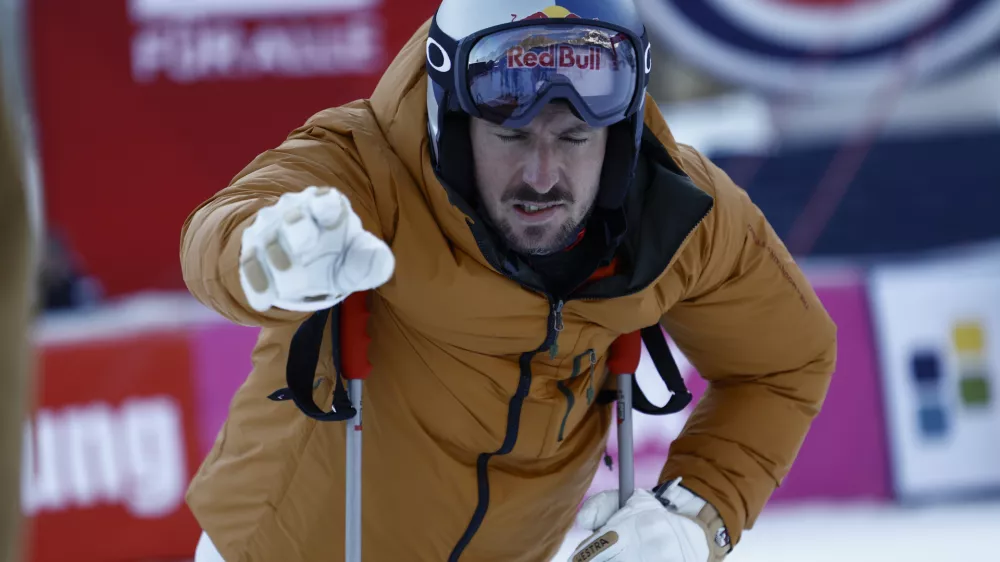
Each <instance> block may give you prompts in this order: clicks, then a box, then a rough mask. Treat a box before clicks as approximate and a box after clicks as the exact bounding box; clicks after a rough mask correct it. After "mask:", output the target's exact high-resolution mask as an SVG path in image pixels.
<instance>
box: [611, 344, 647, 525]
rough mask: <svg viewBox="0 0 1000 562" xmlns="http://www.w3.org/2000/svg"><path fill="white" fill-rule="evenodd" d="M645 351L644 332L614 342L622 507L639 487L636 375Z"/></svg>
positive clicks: (612, 361)
mask: <svg viewBox="0 0 1000 562" xmlns="http://www.w3.org/2000/svg"><path fill="white" fill-rule="evenodd" d="M641 355H642V333H641V332H639V331H635V332H632V333H630V334H624V335H622V336H619V337H618V339H616V340H615V341H614V343H612V344H611V353H610V356H609V358H608V372H609V373H610V374H612V375H615V376H616V377H617V380H618V507H619V508H623V507H625V503H626V502H627V501H628V499H629V498H631V497H632V493H633V492H634V491H635V466H634V461H635V457H634V453H633V449H632V379H633V377H634V376H635V371H636V370H637V369H638V367H639V358H640V356H641Z"/></svg>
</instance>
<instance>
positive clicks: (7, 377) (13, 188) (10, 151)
mask: <svg viewBox="0 0 1000 562" xmlns="http://www.w3.org/2000/svg"><path fill="white" fill-rule="evenodd" d="M4 78H5V77H4V74H3V69H2V68H0V198H2V199H0V211H2V212H3V217H2V218H0V244H2V248H0V255H2V256H3V259H4V264H3V276H2V277H0V279H2V280H3V282H2V285H0V320H2V322H3V325H2V329H0V341H2V342H3V344H4V347H3V350H2V351H0V358H2V360H3V364H2V366H0V399H2V400H3V404H0V562H15V561H17V560H19V551H20V547H21V537H20V533H19V529H20V523H21V522H20V519H21V494H20V483H21V481H20V469H21V445H22V443H21V441H22V435H23V433H22V429H23V427H24V425H23V422H24V413H25V411H26V409H27V408H26V405H27V400H28V394H27V393H26V388H27V384H26V383H27V373H28V365H29V361H30V359H29V353H30V349H31V342H30V340H29V338H28V335H29V333H30V331H31V330H30V326H31V323H30V316H31V307H32V304H33V303H32V300H33V298H34V297H33V291H32V290H31V287H32V283H33V281H34V279H33V276H32V275H31V272H32V271H33V261H32V253H33V246H32V240H31V228H30V221H29V216H28V198H27V193H26V192H25V186H24V184H23V183H22V179H21V173H20V170H21V164H22V158H21V153H20V150H19V149H20V147H19V146H18V143H17V142H16V133H17V130H18V127H17V125H16V123H15V122H14V119H13V115H12V114H11V112H10V111H9V108H8V106H7V101H6V100H5V99H4V95H3V92H4V89H3V80H4Z"/></svg>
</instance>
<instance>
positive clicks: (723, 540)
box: [715, 527, 729, 547]
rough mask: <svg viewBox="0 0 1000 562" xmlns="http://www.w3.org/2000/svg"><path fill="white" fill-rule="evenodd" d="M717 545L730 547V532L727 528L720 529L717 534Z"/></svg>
mask: <svg viewBox="0 0 1000 562" xmlns="http://www.w3.org/2000/svg"><path fill="white" fill-rule="evenodd" d="M715 544H717V545H719V546H721V547H726V546H729V531H727V530H726V528H725V527H720V528H719V530H718V531H716V532H715Z"/></svg>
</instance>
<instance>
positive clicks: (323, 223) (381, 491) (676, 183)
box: [181, 0, 835, 562]
mask: <svg viewBox="0 0 1000 562" xmlns="http://www.w3.org/2000/svg"><path fill="white" fill-rule="evenodd" d="M553 4H556V3H554V2H551V1H544V0H539V1H530V0H525V1H521V2H516V3H510V2H504V3H500V2H496V3H486V2H482V1H481V0H445V1H444V2H443V3H442V4H441V7H440V9H439V10H438V12H437V14H436V16H435V18H434V19H433V20H432V21H431V22H429V23H428V24H427V25H425V26H424V27H422V28H421V29H420V30H419V31H418V32H417V33H416V34H415V35H414V37H413V38H412V39H411V40H410V42H409V43H408V44H407V45H406V46H405V47H404V48H403V50H402V51H401V52H400V54H399V55H398V57H397V58H396V59H395V61H394V62H393V63H392V64H391V65H390V67H389V68H388V70H387V71H386V73H385V75H384V77H383V79H382V80H381V82H380V84H379V85H378V87H377V88H376V89H375V91H374V93H373V95H372V96H371V98H370V99H369V100H360V101H356V102H354V103H350V104H347V105H346V106H343V107H339V108H335V109H329V110H326V111H323V112H321V113H320V114H318V115H316V116H315V117H313V118H312V119H311V120H310V121H309V122H308V123H307V124H306V125H305V126H303V127H302V128H300V129H298V130H297V131H295V132H294V133H293V134H292V135H291V136H290V137H289V138H288V139H287V140H286V141H285V142H284V143H283V144H282V145H281V146H280V147H278V148H277V149H275V150H271V151H268V152H266V153H264V154H262V155H261V156H260V157H258V158H257V159H256V160H254V161H253V162H252V163H251V164H250V165H249V166H248V167H247V168H246V169H244V170H243V171H242V172H241V173H240V174H238V176H237V177H236V178H235V180H234V181H233V182H232V184H231V185H230V186H229V187H228V188H226V189H224V190H222V191H221V192H219V193H218V194H216V195H215V196H214V197H212V198H211V199H210V200H208V201H207V202H206V203H204V204H203V205H202V206H200V207H199V208H198V209H197V210H196V211H195V212H194V213H193V214H192V215H191V216H190V217H189V219H188V221H187V222H186V224H185V225H184V229H183V236H182V250H181V258H182V263H183V268H184V275H185V279H186V282H187V284H188V286H189V287H190V290H191V292H192V293H193V294H194V295H195V296H197V298H199V299H200V300H201V301H202V302H204V303H205V304H207V305H209V306H212V307H213V308H215V309H216V310H217V311H219V312H220V313H221V314H223V315H224V316H226V317H227V318H229V319H231V320H232V321H233V322H237V323H240V324H246V325H252V326H261V327H262V328H263V330H262V331H261V334H260V338H259V341H258V344H257V347H256V349H255V351H254V353H253V363H254V368H253V371H252V372H251V373H250V376H249V378H248V379H247V381H246V383H245V384H244V385H243V386H242V388H241V389H240V390H239V392H238V393H237V394H236V396H235V397H234V399H233V401H232V404H231V409H230V415H229V418H228V420H227V422H226V424H225V426H224V428H223V429H222V431H221V432H220V434H219V437H218V439H217V441H216V443H215V446H214V448H213V450H212V452H211V453H210V454H209V456H208V458H207V459H206V460H205V461H204V463H203V465H202V467H201V469H200V471H199V472H198V474H197V476H196V477H195V479H194V481H193V482H192V485H191V487H190V491H189V494H188V501H189V505H190V506H191V509H192V511H193V512H194V514H195V516H196V517H197V518H198V520H199V522H200V523H201V525H202V527H203V528H204V529H205V531H206V534H205V536H204V537H203V540H202V545H201V548H202V551H203V552H205V553H207V552H209V551H212V550H214V549H217V552H218V553H219V554H221V556H222V558H224V559H225V560H227V561H230V562H237V561H251V560H253V561H261V560H282V561H312V560H340V559H342V558H341V556H343V550H344V545H343V537H344V524H345V521H344V509H343V507H342V506H344V481H345V468H344V452H343V451H344V448H345V429H344V427H343V425H342V424H337V423H322V422H317V421H315V420H314V419H311V418H310V417H307V416H305V415H303V413H302V411H300V410H299V409H297V408H296V407H295V406H293V405H292V404H290V403H289V402H285V401H281V400H268V397H269V396H270V397H272V398H282V397H283V395H282V393H276V394H272V393H274V391H276V390H278V389H281V388H282V387H283V386H285V383H286V369H288V372H289V374H291V373H293V372H298V373H300V374H301V373H303V372H305V374H306V376H307V377H308V380H309V381H311V380H312V375H313V373H314V372H315V375H316V382H315V385H314V386H308V385H307V386H306V387H305V388H306V389H307V390H306V391H305V392H306V393H308V389H309V388H312V389H313V392H312V396H308V395H307V396H306V398H307V399H314V400H315V401H316V402H318V403H320V404H322V405H324V406H329V404H330V394H331V389H332V388H333V387H334V381H336V380H337V373H335V372H334V367H333V362H334V359H333V358H332V354H333V352H334V351H336V349H335V347H334V346H333V344H332V343H331V339H332V334H331V333H330V326H329V325H327V326H326V327H325V328H323V329H324V330H326V331H325V332H324V333H323V334H322V337H320V336H317V333H319V330H316V329H315V328H316V326H315V324H314V322H315V321H316V319H317V318H319V319H320V321H321V322H326V316H325V314H321V315H316V314H314V313H316V312H317V311H325V310H327V309H330V308H331V307H335V306H337V305H338V303H340V302H342V300H343V299H344V298H345V297H346V296H347V295H348V294H350V293H353V292H358V291H366V290H370V289H373V290H372V291H371V298H370V301H371V303H370V308H371V317H370V321H369V323H368V332H369V335H370V337H371V345H370V348H369V352H368V357H369V359H370V361H371V365H372V371H371V376H370V378H369V379H368V380H367V382H366V383H365V420H364V421H365V425H364V432H365V437H364V438H365V441H364V462H363V469H362V470H363V472H364V478H363V490H362V493H363V495H362V497H363V501H364V506H363V509H362V514H363V515H362V517H363V519H362V530H363V549H362V552H363V555H364V559H365V560H421V561H424V560H426V561H441V560H452V561H454V560H459V559H461V560H477V561H479V560H487V561H493V560H496V561H501V560H503V561H508V560H526V561H542V560H548V559H550V558H551V557H552V556H553V555H554V554H555V553H556V551H557V550H558V549H559V547H560V545H561V543H562V542H563V541H564V537H565V535H566V532H567V531H568V530H569V529H570V527H571V526H572V524H573V522H574V515H575V514H576V513H577V507H578V506H579V502H580V501H582V500H583V499H584V494H585V492H586V491H587V489H588V487H589V485H590V483H591V480H592V478H593V476H594V474H595V471H596V470H597V469H598V466H599V465H600V462H601V459H602V457H603V456H604V447H605V442H606V438H607V435H608V430H609V425H610V421H611V406H610V405H609V404H607V403H602V401H600V400H599V399H598V398H597V397H598V396H599V395H600V390H601V389H602V388H608V387H609V386H610V384H611V383H612V381H610V380H609V377H608V376H607V374H606V372H605V362H606V360H607V355H608V348H609V346H610V344H611V343H612V341H614V340H615V339H616V338H617V337H618V336H620V335H622V334H625V333H630V332H633V331H635V330H639V329H643V328H646V327H649V326H655V325H657V323H662V325H663V326H664V327H665V328H666V329H667V330H668V331H669V333H670V334H671V336H672V337H673V338H674V339H675V340H676V342H677V343H678V345H679V346H680V348H681V349H682V350H683V351H684V353H685V354H686V355H687V357H688V358H689V359H690V360H691V361H692V363H693V364H695V365H696V366H697V367H698V369H699V372H700V373H701V375H702V376H703V377H705V378H706V379H708V381H710V384H709V388H708V390H707V392H706V393H705V395H704V397H703V399H702V401H701V402H700V404H699V405H698V407H697V409H696V410H695V411H694V414H693V415H692V416H691V418H690V421H689V422H688V424H687V427H686V428H685V430H684V432H683V434H682V435H681V436H680V437H679V438H678V439H677V440H676V441H675V442H674V445H673V447H672V451H671V454H670V458H669V459H666V463H665V466H664V469H663V472H662V475H661V479H660V483H661V485H660V486H657V488H656V490H655V491H653V490H639V491H636V493H635V494H634V495H633V496H632V499H631V500H629V503H628V505H627V506H626V507H625V508H624V509H621V510H618V506H617V503H616V501H615V499H614V498H613V494H601V495H598V496H596V497H595V498H592V499H591V500H589V501H588V502H587V503H586V504H585V505H584V507H583V509H582V510H580V518H579V522H580V523H581V524H583V525H586V526H588V527H589V528H590V529H593V530H594V535H593V536H592V537H591V539H589V540H587V541H585V542H584V543H583V544H581V545H580V548H579V552H578V555H577V556H576V558H577V559H580V560H583V559H587V560H598V561H600V560H608V559H611V558H612V557H614V558H615V559H618V560H645V561H671V562H673V561H684V562H706V561H709V560H721V559H722V558H723V557H724V556H725V555H726V553H728V552H729V551H730V549H731V547H732V545H733V544H735V543H737V542H738V541H739V540H740V537H741V534H742V532H743V530H744V529H745V528H749V527H750V526H751V525H752V524H753V522H754V520H755V519H756V517H757V516H758V514H759V513H760V511H761V510H762V508H763V506H764V504H765V502H766V501H767V499H768V497H769V496H770V494H771V493H772V492H773V490H774V488H775V487H776V486H777V485H778V484H779V483H780V482H781V480H782V478H783V477H784V476H785V475H786V473H787V472H788V470H789V468H790V466H791V464H792V461H793V459H794V457H795V456H796V454H797V452H798V449H799V447H800V445H801V443H802V440H803V439H804V437H805V435H806V432H807V430H808V427H809V424H810V422H811V420H812V419H813V417H814V416H815V415H816V414H817V412H818V410H819V407H820V405H821V403H822V401H823V398H824V396H825V393H826V389H827V386H828V383H829V379H830V375H831V373H832V371H833V368H834V356H835V328H834V326H833V324H832V323H831V321H830V319H829V317H828V316H827V314H826V313H825V311H824V309H823V307H822V306H821V304H820V303H819V301H818V300H817V298H816V296H815V294H814V293H813V291H812V290H811V289H810V287H809V285H808V283H807V281H806V279H805V278H804V277H803V275H802V274H801V272H800V271H799V270H798V269H797V268H796V266H795V264H794V263H793V261H792V259H791V257H790V256H789V254H788V252H787V251H786V250H785V248H784V246H783V245H782V244H781V242H780V241H779V240H778V238H777V237H776V236H775V234H774V232H773V231H772V229H771V228H770V226H769V225H768V223H767V222H766V220H765V218H764V217H763V216H762V215H761V213H760V212H759V210H758V209H757V208H756V207H755V206H754V205H753V204H752V203H751V202H750V200H749V199H748V198H747V196H746V194H745V193H744V192H743V191H742V190H740V189H739V188H737V187H736V186H735V185H733V183H732V182H731V181H730V180H729V178H727V177H726V175H725V174H724V173H723V172H722V171H721V170H720V169H718V168H717V167H715V166H714V165H713V164H712V163H711V162H708V161H707V160H706V159H704V158H703V157H701V156H700V155H699V154H698V153H697V152H695V151H694V150H693V149H691V148H689V147H685V146H682V145H678V144H677V143H675V142H674V140H673V138H672V137H671V135H670V133H669V131H668V129H667V126H666V124H665V123H664V121H663V118H662V116H661V115H660V113H659V112H658V110H657V108H656V106H655V105H654V104H653V102H652V100H649V99H647V97H646V93H645V87H646V84H647V81H648V76H647V74H648V72H649V70H650V68H651V65H650V63H649V58H648V57H649V49H648V42H647V39H646V36H645V32H644V29H643V27H642V24H641V22H640V21H639V19H638V17H637V15H636V13H635V10H634V8H633V6H632V4H631V2H630V0H578V1H568V2H558V4H559V5H558V6H556V5H553ZM319 326H320V327H321V328H322V327H323V324H320V325H319ZM300 327H301V329H300ZM317 346H321V347H320V349H319V350H318V360H316V359H315V358H316V353H317V349H316V347H317ZM290 348H294V351H290ZM313 362H315V366H314V364H313ZM324 401H325V402H324ZM297 403H298V402H297ZM213 545H214V548H213ZM200 559H202V560H208V559H209V558H208V555H207V554H205V555H202V557H201V558H200Z"/></svg>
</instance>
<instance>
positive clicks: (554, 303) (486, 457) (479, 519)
mask: <svg viewBox="0 0 1000 562" xmlns="http://www.w3.org/2000/svg"><path fill="white" fill-rule="evenodd" d="M711 212H712V207H709V209H708V210H707V211H706V212H705V214H704V215H702V217H701V219H699V220H698V222H697V223H695V225H694V226H693V227H691V230H689V231H688V233H687V235H686V236H685V237H684V240H683V241H682V242H681V244H680V245H679V246H678V247H677V251H676V252H675V254H674V256H675V257H676V256H677V255H678V254H680V253H681V250H683V249H684V247H685V246H686V245H687V243H688V240H689V239H690V238H691V235H692V234H693V233H694V231H695V230H696V229H697V228H698V227H699V226H701V223H702V222H704V220H705V217H707V216H708V215H709V213H711ZM474 238H476V245H477V246H479V250H480V252H483V255H484V256H486V255H487V254H486V252H484V251H483V250H484V248H483V245H482V243H480V241H479V239H478V237H474ZM487 261H489V258H487ZM671 265H673V260H671V262H670V263H668V264H667V267H666V269H669V268H670V266H671ZM494 268H495V269H496V270H497V271H498V272H500V274H501V275H503V276H504V277H506V278H507V279H510V280H511V281H514V282H515V283H517V284H518V285H521V286H522V287H524V286H526V285H524V284H523V283H522V282H521V281H520V280H518V279H515V278H514V277H512V276H511V275H509V274H508V273H507V272H506V271H505V270H504V268H503V264H500V267H496V266H495V265H494ZM646 287H648V285H647V286H644V287H639V288H637V289H635V290H632V291H630V292H628V293H625V294H622V295H618V297H627V296H631V295H634V294H636V293H639V292H641V291H643V290H645V289H646ZM529 288H531V289H532V290H534V291H536V292H538V293H540V294H542V295H544V296H545V298H546V299H548V301H549V316H550V317H551V321H549V322H548V325H547V327H546V336H545V341H544V342H542V345H541V346H540V347H538V348H537V349H535V350H534V351H529V352H526V353H522V354H521V357H520V365H521V376H520V378H519V380H518V385H517V390H516V391H515V392H514V396H513V397H512V398H511V400H510V403H509V404H508V409H507V431H506V433H505V435H504V440H503V444H502V445H501V446H500V448H499V449H497V450H496V451H494V452H492V453H482V454H480V455H479V458H478V459H477V462H476V476H477V480H478V488H479V499H478V503H477V505H476V510H475V512H473V514H472V520H471V521H469V525H468V527H466V529H465V533H463V534H462V537H461V538H460V539H459V540H458V542H457V543H456V544H455V547H454V548H453V549H452V552H451V555H450V556H449V557H448V562H458V559H459V557H461V556H462V553H463V552H464V551H465V549H466V548H467V547H468V546H469V543H470V542H471V541H472V538H473V537H474V536H475V535H476V532H477V531H479V527H480V526H481V525H482V523H483V519H484V518H485V517H486V511H487V509H488V508H489V502H490V488H489V474H488V472H487V471H488V469H489V462H490V459H491V458H492V457H493V456H495V455H506V454H508V453H510V452H511V451H512V450H513V449H514V444H515V443H516V442H517V434H518V430H519V425H520V421H521V406H522V405H523V404H524V399H525V398H526V397H527V396H528V392H529V390H530V389H531V361H532V359H534V357H535V355H537V354H538V353H540V352H544V351H549V354H550V356H551V357H555V356H556V355H557V354H558V340H559V333H560V332H562V330H563V328H564V327H565V326H564V325H563V307H564V306H565V304H566V303H565V301H566V300H581V301H595V300H604V299H602V298H601V297H589V298H578V299H571V298H569V297H567V298H566V299H561V298H560V299H553V297H552V295H549V294H548V293H546V292H544V291H540V290H538V289H537V288H535V287H529ZM553 348H555V351H553ZM605 455H606V459H605V460H606V461H608V460H610V457H609V456H607V452H605Z"/></svg>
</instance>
